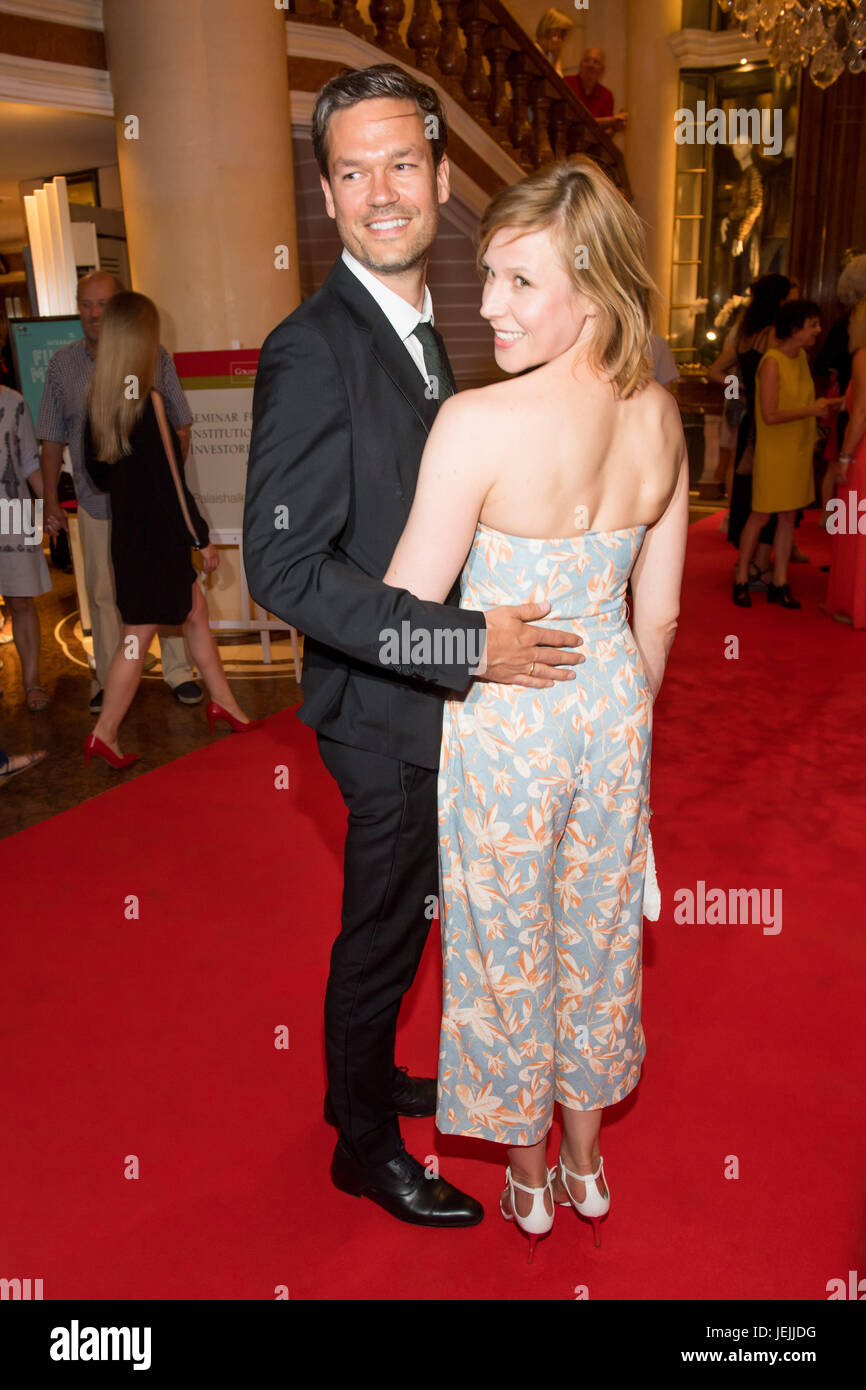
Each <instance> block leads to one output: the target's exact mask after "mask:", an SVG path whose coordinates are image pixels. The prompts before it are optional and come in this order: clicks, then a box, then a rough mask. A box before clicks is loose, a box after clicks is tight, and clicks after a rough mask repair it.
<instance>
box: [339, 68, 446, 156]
mask: <svg viewBox="0 0 866 1390" xmlns="http://www.w3.org/2000/svg"><path fill="white" fill-rule="evenodd" d="M376 97H397V98H400V99H403V100H405V101H414V103H415V105H416V106H417V108H418V113H419V115H420V116H422V117H423V118H424V133H425V135H426V136H427V138H428V140H429V141H430V145H431V148H432V151H433V168H434V169H438V167H439V163H440V161H441V159H442V156H443V155H444V153H445V147H446V145H447V143H448V129H447V126H446V124H445V112H444V111H443V110H442V103H441V102H440V100H439V98H438V96H437V95H436V93H435V91H434V90H433V88H432V87H428V85H427V83H426V82H418V81H416V79H415V78H414V77H411V76H410V75H409V73H408V72H405V71H404V70H403V68H400V67H397V65H396V63H377V64H375V66H374V67H370V68H360V69H358V70H355V69H350V70H348V71H347V72H341V73H339V74H338V75H337V76H336V77H332V78H331V80H330V82H326V83H325V85H324V87H323V88H322V90H321V91H320V92H319V95H318V96H317V97H316V104H315V106H314V108H313V153H314V155H315V156H316V163H317V164H318V166H319V172H320V173H321V175H322V177H323V178H325V179H327V178H328V177H329V175H328V125H329V123H330V120H331V117H332V116H333V114H334V112H335V111H345V110H347V109H348V108H349V107H350V106H357V104H358V102H360V101H372V100H373V99H374V98H376ZM431 117H432V118H433V119H432V120H431V119H430V118H431Z"/></svg>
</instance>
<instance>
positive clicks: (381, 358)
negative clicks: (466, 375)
mask: <svg viewBox="0 0 866 1390" xmlns="http://www.w3.org/2000/svg"><path fill="white" fill-rule="evenodd" d="M375 307H376V309H377V310H378V312H379V317H380V319H381V323H377V324H376V325H375V326H374V328H373V340H372V348H373V356H374V357H375V359H376V361H377V362H378V363H379V366H380V367H383V368H384V370H385V371H386V372H387V373H388V375H389V377H390V378H391V380H392V381H393V382H394V385H395V386H397V387H399V389H400V390H401V391H402V393H403V395H404V396H405V397H406V400H407V401H408V402H409V405H411V407H412V409H413V410H414V411H415V414H416V415H417V416H418V418H419V420H420V421H421V423H422V425H423V426H424V428H425V430H427V432H428V434H429V432H430V430H431V429H432V428H433V421H434V420H435V419H436V411H437V410H438V409H439V402H438V401H436V400H434V399H433V397H432V396H428V394H427V391H428V388H427V386H426V385H425V384H424V378H423V377H422V375H421V373H420V372H419V370H418V368H417V367H416V366H415V363H414V362H413V361H412V359H411V357H410V356H409V351H408V349H407V347H406V344H405V343H403V342H401V341H400V339H399V337H398V336H397V334H396V333H395V332H394V329H393V328H392V327H391V325H390V323H389V322H388V320H387V319H386V318H385V315H384V314H383V313H382V311H381V310H380V309H379V306H378V305H376V306H375Z"/></svg>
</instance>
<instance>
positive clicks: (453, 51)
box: [436, 0, 466, 97]
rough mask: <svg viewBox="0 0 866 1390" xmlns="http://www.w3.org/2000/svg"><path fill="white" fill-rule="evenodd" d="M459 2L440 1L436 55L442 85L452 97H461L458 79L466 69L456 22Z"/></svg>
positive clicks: (458, 27)
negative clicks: (440, 22) (438, 40)
mask: <svg viewBox="0 0 866 1390" xmlns="http://www.w3.org/2000/svg"><path fill="white" fill-rule="evenodd" d="M459 3H460V0H442V3H441V5H440V9H441V11H442V24H441V30H442V40H441V42H440V44H439V51H438V52H437V54H436V66H437V67H438V69H439V71H440V72H441V74H442V84H443V86H444V87H446V88H447V90H448V91H449V92H451V94H452V96H458V97H459V96H461V95H462V93H463V88H462V86H461V82H460V79H461V78H462V76H463V72H464V69H465V67H466V54H465V53H464V52H463V45H462V43H461V42H460V25H459V23H458V22H457V9H458V6H459Z"/></svg>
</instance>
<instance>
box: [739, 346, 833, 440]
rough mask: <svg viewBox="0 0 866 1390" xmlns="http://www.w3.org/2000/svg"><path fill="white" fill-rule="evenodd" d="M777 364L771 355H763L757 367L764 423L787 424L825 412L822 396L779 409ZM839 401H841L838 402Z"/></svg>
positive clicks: (824, 401) (824, 402)
mask: <svg viewBox="0 0 866 1390" xmlns="http://www.w3.org/2000/svg"><path fill="white" fill-rule="evenodd" d="M779 385H780V377H779V364H778V362H777V361H776V360H775V358H773V357H765V358H764V359H763V360H762V362H761V364H760V366H759V367H758V390H759V391H760V393H761V414H762V415H763V417H764V424H765V425H787V424H790V422H791V421H792V420H808V418H809V416H810V415H815V416H821V415H824V414H826V412H827V409H828V404H829V403H828V402H827V401H826V400H824V399H823V398H822V399H821V400H818V401H812V402H811V403H810V404H809V405H804V406H799V407H798V408H797V409H796V410H780V409H779ZM840 403H841V402H840Z"/></svg>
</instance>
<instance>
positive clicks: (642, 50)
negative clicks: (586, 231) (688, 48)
mask: <svg viewBox="0 0 866 1390" xmlns="http://www.w3.org/2000/svg"><path fill="white" fill-rule="evenodd" d="M681 18H682V5H681V3H680V0H628V54H627V56H628V81H627V98H628V99H627V109H628V112H629V117H630V120H629V124H628V129H627V131H626V142H625V160H626V166H627V168H628V175H629V179H630V180H631V186H632V192H633V194H634V202H635V208H636V209H637V211H638V213H639V214H640V216H641V217H642V218H643V219H644V221H645V222H646V223H647V242H648V253H649V254H648V260H649V269H650V273H651V274H652V277H653V279H654V280H655V282H656V284H657V285H658V287H659V289H660V290H661V292H662V295H663V297H664V303H665V309H664V315H663V319H662V322H661V324H657V325H656V327H657V328H659V329H660V330H662V331H663V330H665V329H666V328H667V303H668V300H669V296H670V278H671V255H672V246H673V229H674V188H675V182H676V149H677V147H676V144H675V142H674V112H675V111H676V109H677V105H678V101H677V97H678V93H679V72H678V69H677V63H676V59H675V58H674V55H673V53H672V52H671V50H670V47H669V46H668V41H667V40H668V36H669V35H670V34H674V33H677V32H678V31H679V29H680V28H681Z"/></svg>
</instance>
